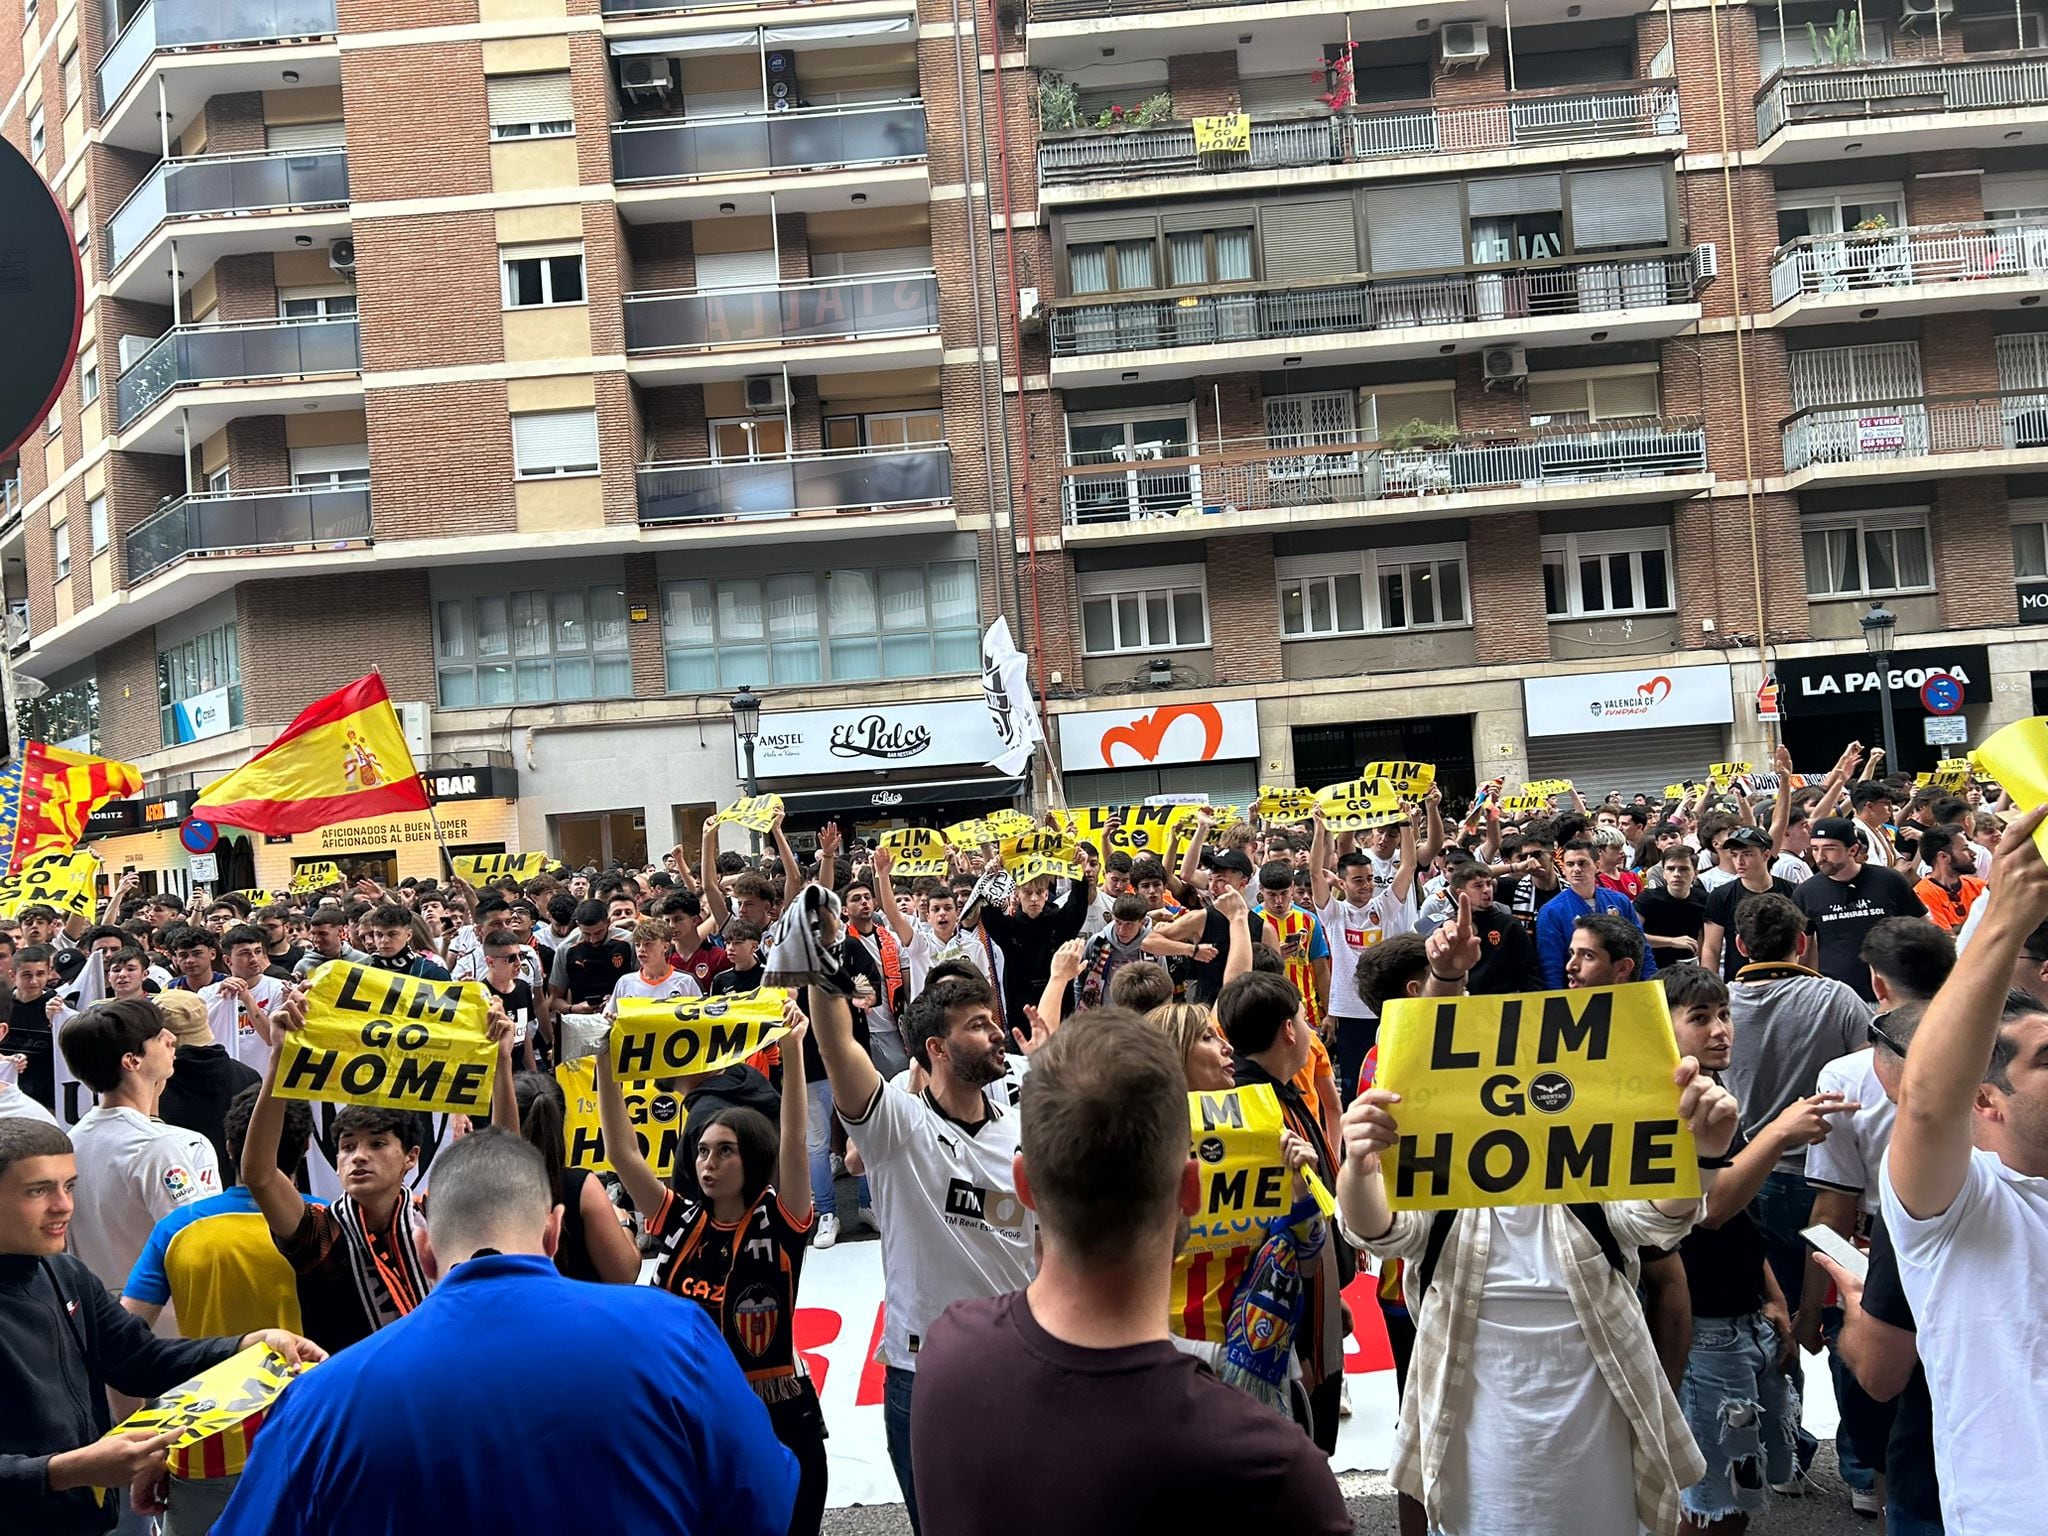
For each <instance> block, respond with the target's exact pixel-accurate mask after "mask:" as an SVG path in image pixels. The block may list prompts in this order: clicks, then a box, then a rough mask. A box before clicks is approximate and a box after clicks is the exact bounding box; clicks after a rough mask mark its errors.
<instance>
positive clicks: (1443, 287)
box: [1051, 254, 1694, 357]
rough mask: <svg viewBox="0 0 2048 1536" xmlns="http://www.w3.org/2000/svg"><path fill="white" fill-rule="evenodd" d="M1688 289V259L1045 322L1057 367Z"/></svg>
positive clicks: (1067, 308)
mask: <svg viewBox="0 0 2048 1536" xmlns="http://www.w3.org/2000/svg"><path fill="white" fill-rule="evenodd" d="M1693 280H1694V265H1693V258H1692V257H1691V255H1689V254H1688V255H1682V256H1648V257H1643V258H1641V259H1637V260H1626V259H1623V260H1617V259H1614V258H1608V259H1606V260H1602V261H1581V262H1574V263H1570V264H1567V265H1561V266H1552V267H1513V268H1488V269H1486V270H1482V271H1474V272H1450V273H1445V274H1442V275H1440V276H1433V277H1400V278H1350V279H1346V280H1344V281H1342V282H1335V283H1296V284H1289V285H1286V286H1284V287H1279V286H1267V287H1254V286H1250V285H1246V286H1243V287H1229V288H1207V289H1199V290H1192V291H1189V292H1185V293H1158V294H1153V295H1150V296H1147V297H1143V298H1133V299H1117V298H1082V299H1069V300H1067V301H1065V302H1064V303H1063V304H1062V305H1061V307H1060V308H1058V309H1056V310H1054V311H1053V313H1052V324H1051V333H1052V351H1053V355H1054V356H1055V357H1085V356H1088V355H1090V354H1093V353H1102V352H1141V351H1149V350H1152V349H1155V348H1172V347H1198V346H1210V345H1215V344H1219V343H1230V342H1247V341H1279V340H1287V339H1292V338H1295V337H1302V336H1330V335H1339V334H1342V333H1345V332H1351V331H1393V330H1403V329H1408V328H1412V327H1415V326H1441V325H1476V324H1485V323H1488V322H1493V321H1510V320H1520V319H1525V318H1529V317H1532V316H1540V315H1590V314H1605V313H1608V312H1610V311H1627V310H1632V309H1655V308H1659V307H1662V306H1665V305H1673V304H1690V303H1691V302H1692V297H1693Z"/></svg>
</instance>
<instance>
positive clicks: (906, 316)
mask: <svg viewBox="0 0 2048 1536" xmlns="http://www.w3.org/2000/svg"><path fill="white" fill-rule="evenodd" d="M625 310H626V350H627V351H628V352H662V351H678V350H682V351H698V350H703V349H705V348H710V347H729V346H744V345H748V344H758V343H761V342H774V341H841V340H851V339H856V338H861V337H871V336H893V335H902V334H904V333H907V332H913V331H933V330H937V329H938V325H939V280H938V275H937V274H936V273H934V272H932V271H929V270H925V271H918V272H884V273H877V274H874V275H872V276H866V277H814V278H810V279H807V280H806V281H803V282H797V283H778V284H775V285H773V286H764V287H752V288H675V289H669V290H666V291H662V292H650V293H629V294H627V295H626V300H625Z"/></svg>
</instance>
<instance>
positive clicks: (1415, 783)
mask: <svg viewBox="0 0 2048 1536" xmlns="http://www.w3.org/2000/svg"><path fill="white" fill-rule="evenodd" d="M1358 776H1359V777H1360V778H1361V779H1379V780H1380V781H1382V782H1383V783H1384V784H1385V785H1386V786H1387V788H1388V789H1390V790H1392V791H1393V792H1394V793H1395V794H1397V795H1400V796H1402V797H1403V798H1404V799H1408V800H1420V799H1421V798H1422V797H1423V796H1424V795H1426V794H1428V793H1429V790H1430V786H1431V785H1433V784H1434V783H1436V764H1435V763H1367V764H1366V765H1365V766H1364V767H1363V768H1361V769H1359V770H1358Z"/></svg>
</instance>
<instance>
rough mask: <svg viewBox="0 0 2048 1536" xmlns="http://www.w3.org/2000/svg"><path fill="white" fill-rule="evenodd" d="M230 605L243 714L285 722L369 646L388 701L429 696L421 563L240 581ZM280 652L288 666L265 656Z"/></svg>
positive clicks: (329, 687)
mask: <svg viewBox="0 0 2048 1536" xmlns="http://www.w3.org/2000/svg"><path fill="white" fill-rule="evenodd" d="M381 489H382V487H379V490H380V492H381ZM235 610H236V612H235V622H236V625H237V631H238V641H239V644H240V646H241V651H242V714H243V718H244V719H246V720H247V721H248V722H249V723H250V724H251V725H252V726H254V725H283V724H284V723H285V722H287V721H288V720H290V719H291V718H292V716H293V715H295V714H297V713H298V712H299V711H300V710H301V709H303V708H305V707H306V701H307V700H308V699H315V698H318V697H319V696H320V695H321V694H323V693H330V692H332V691H333V690H334V689H336V688H339V687H340V686H341V685H342V684H343V683H346V682H350V681H352V680H353V679H355V678H358V677H361V676H362V674H363V665H364V660H365V657H366V654H367V656H368V657H369V658H371V659H374V660H375V662H376V664H377V670H378V671H380V672H382V673H383V674H384V684H385V686H386V687H387V688H389V689H390V690H391V696H392V697H393V698H394V699H432V698H433V697H434V696H435V693H434V635H433V607H432V604H431V603H430V602H429V600H428V595H427V573H426V572H425V571H360V570H358V571H351V570H347V569H342V570H338V571H328V572H325V573H323V574H321V575H318V576H313V575H307V576H302V577H300V576H295V577H281V578H278V579H276V580H271V581H245V582H243V583H242V585H241V586H239V587H237V588H236V589H235ZM285 657H289V658H290V663H289V665H275V664H269V665H266V664H265V663H266V658H278V659H281V658H285ZM104 707H105V706H104V700H103V701H102V708H103V709H104Z"/></svg>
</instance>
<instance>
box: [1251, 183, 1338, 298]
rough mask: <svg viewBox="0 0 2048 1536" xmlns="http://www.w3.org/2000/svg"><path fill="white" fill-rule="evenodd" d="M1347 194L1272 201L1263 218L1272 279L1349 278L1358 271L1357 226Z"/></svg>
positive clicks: (1262, 240) (1261, 229)
mask: <svg viewBox="0 0 2048 1536" xmlns="http://www.w3.org/2000/svg"><path fill="white" fill-rule="evenodd" d="M1352 206H1353V205H1352V202H1351V199H1350V198H1348V197H1339V198H1331V199H1329V200H1327V201H1323V202H1314V203H1269V204H1267V205H1266V207H1265V209H1264V211H1263V213H1262V215H1261V218H1260V221H1259V242H1260V248H1261V250H1262V251H1263V252H1264V254H1265V258H1266V276H1267V278H1268V279H1269V280H1271V281H1273V282H1286V281H1289V280H1291V279H1298V278H1308V277H1349V276H1351V275H1352V274H1354V273H1356V272H1357V271H1358V229H1357V226H1356V224H1355V223H1354V221H1353V213H1352Z"/></svg>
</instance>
